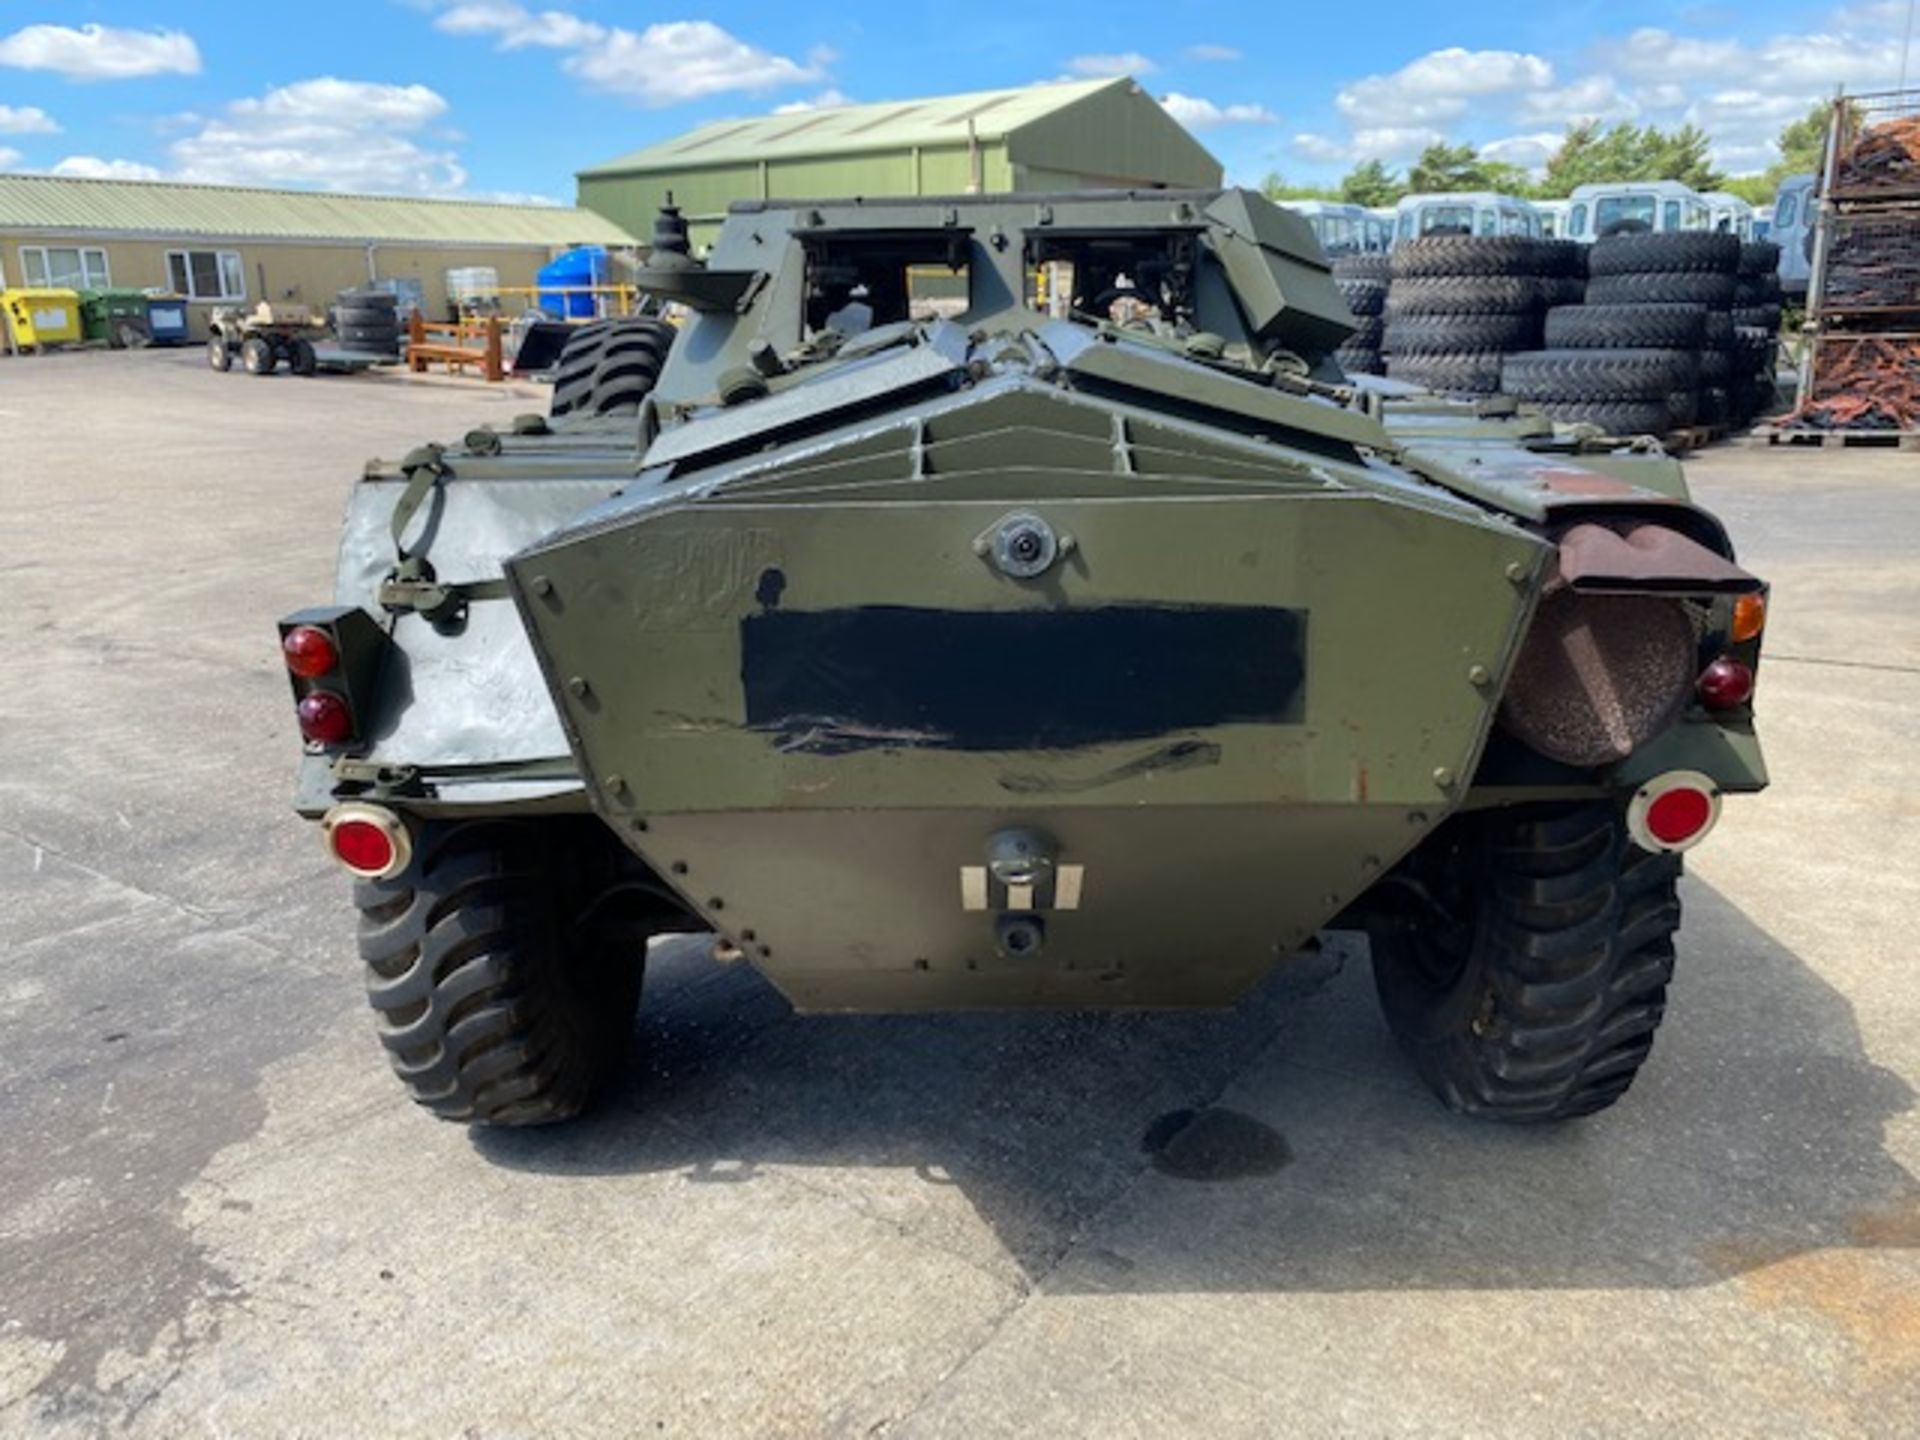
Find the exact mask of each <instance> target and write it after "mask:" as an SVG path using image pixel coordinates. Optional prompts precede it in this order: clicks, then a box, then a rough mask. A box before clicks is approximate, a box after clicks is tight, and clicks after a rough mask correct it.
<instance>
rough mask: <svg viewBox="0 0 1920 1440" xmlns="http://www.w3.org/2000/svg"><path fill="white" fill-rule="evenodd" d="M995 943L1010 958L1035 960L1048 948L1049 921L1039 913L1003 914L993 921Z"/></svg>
mask: <svg viewBox="0 0 1920 1440" xmlns="http://www.w3.org/2000/svg"><path fill="white" fill-rule="evenodd" d="M993 943H994V944H995V945H997V946H998V947H999V949H1000V953H1001V954H1002V955H1004V956H1006V957H1007V958H1008V959H1009V960H1033V959H1037V958H1038V957H1039V954H1040V952H1041V951H1042V950H1044V949H1046V948H1047V922H1046V921H1044V920H1042V919H1041V918H1040V917H1039V916H1038V915H1002V916H1000V917H999V918H998V919H996V920H995V921H994V922H993Z"/></svg>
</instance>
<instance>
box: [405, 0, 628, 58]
mask: <svg viewBox="0 0 1920 1440" xmlns="http://www.w3.org/2000/svg"><path fill="white" fill-rule="evenodd" d="M433 27H434V29H436V30H444V31H445V32H446V33H447V34H449V35H497V36H499V38H500V48H501V49H502V50H519V49H522V48H524V47H526V46H528V45H537V46H541V47H544V48H546V49H551V50H574V49H578V48H580V47H581V46H585V45H597V44H599V43H600V42H601V41H602V40H604V39H606V37H607V27H606V26H604V25H598V24H595V23H594V22H593V21H591V20H582V19H581V18H580V17H579V16H578V15H569V14H568V13H567V12H566V11H564V10H542V11H540V12H538V13H537V14H536V13H534V12H533V11H530V10H528V9H527V8H526V7H525V6H523V5H514V4H511V3H507V0H477V3H472V4H464V5H455V6H454V7H453V8H452V9H451V10H445V11H442V12H441V13H440V14H439V15H438V16H437V17H436V18H435V19H434V22H433Z"/></svg>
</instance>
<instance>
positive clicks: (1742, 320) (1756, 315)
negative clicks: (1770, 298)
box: [1733, 305, 1781, 332]
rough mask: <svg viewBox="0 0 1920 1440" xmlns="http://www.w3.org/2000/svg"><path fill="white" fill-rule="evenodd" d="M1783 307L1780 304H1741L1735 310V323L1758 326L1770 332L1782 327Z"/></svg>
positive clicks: (1736, 324)
mask: <svg viewBox="0 0 1920 1440" xmlns="http://www.w3.org/2000/svg"><path fill="white" fill-rule="evenodd" d="M1780 316H1781V307H1780V306H1778V305H1741V306H1736V307H1735V308H1734V311H1733V323H1734V325H1735V326H1736V327H1738V326H1741V325H1752V326H1756V327H1758V328H1759V329H1761V330H1766V331H1769V332H1774V331H1778V330H1779V328H1780Z"/></svg>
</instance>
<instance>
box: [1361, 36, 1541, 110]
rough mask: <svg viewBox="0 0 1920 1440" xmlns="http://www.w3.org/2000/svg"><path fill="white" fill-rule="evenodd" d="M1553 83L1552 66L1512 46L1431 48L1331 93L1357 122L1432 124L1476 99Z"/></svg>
mask: <svg viewBox="0 0 1920 1440" xmlns="http://www.w3.org/2000/svg"><path fill="white" fill-rule="evenodd" d="M1552 83H1553V66H1551V65H1549V64H1548V63H1547V62H1546V61H1545V60H1543V59H1541V58H1540V57H1539V56H1538V55H1528V54H1524V53H1522V52H1520V51H1516V50H1463V49H1460V48H1459V47H1457V46H1456V47H1454V48H1451V49H1447V50H1435V51H1432V52H1431V53H1429V54H1426V55H1422V56H1421V57H1420V58H1419V59H1418V60H1415V61H1413V62H1412V63H1410V64H1408V65H1404V66H1402V67H1401V68H1400V69H1398V70H1396V71H1394V73H1393V74H1391V75H1368V76H1366V77H1364V78H1363V79H1360V80H1356V81H1354V82H1353V84H1351V85H1349V86H1347V87H1346V88H1344V89H1343V90H1341V91H1340V93H1339V94H1338V95H1337V96H1335V97H1334V104H1335V106H1336V107H1337V108H1338V109H1339V111H1340V113H1341V114H1342V115H1344V116H1346V118H1347V119H1348V120H1349V121H1351V122H1353V123H1354V124H1355V125H1361V126H1368V127H1373V128H1379V127H1382V126H1403V125H1415V124H1432V123H1433V122H1435V121H1442V120H1453V119H1458V118H1459V117H1460V116H1462V115H1465V114H1466V113H1467V110H1468V108H1469V104H1470V102H1471V101H1474V100H1481V99H1485V98H1486V97H1489V96H1496V95H1509V94H1515V93H1519V92H1524V91H1527V90H1538V89H1543V88H1544V87H1546V86H1548V85H1551V84H1552Z"/></svg>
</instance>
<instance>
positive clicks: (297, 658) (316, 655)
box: [280, 625, 340, 680]
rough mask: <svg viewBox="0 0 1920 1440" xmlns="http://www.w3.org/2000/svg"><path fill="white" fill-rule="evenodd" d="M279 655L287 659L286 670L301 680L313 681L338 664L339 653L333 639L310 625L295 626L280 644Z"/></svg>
mask: <svg viewBox="0 0 1920 1440" xmlns="http://www.w3.org/2000/svg"><path fill="white" fill-rule="evenodd" d="M280 653H281V654H283V655H285V656H286V657H287V669H289V670H291V671H292V672H293V673H294V674H296V675H298V676H299V677H300V678H301V679H302V680H315V679H318V678H319V677H320V676H322V675H325V674H326V673H327V672H328V671H330V670H332V669H334V668H335V667H336V666H338V665H339V663H340V652H339V650H337V649H336V648H334V643H333V637H332V636H331V635H329V634H327V632H326V631H324V630H320V629H317V628H315V627H314V626H312V625H296V626H294V627H293V629H291V630H289V631H288V632H287V638H286V639H284V640H282V641H281V642H280Z"/></svg>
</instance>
